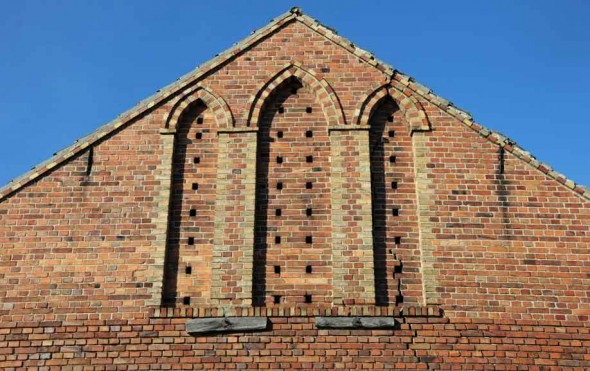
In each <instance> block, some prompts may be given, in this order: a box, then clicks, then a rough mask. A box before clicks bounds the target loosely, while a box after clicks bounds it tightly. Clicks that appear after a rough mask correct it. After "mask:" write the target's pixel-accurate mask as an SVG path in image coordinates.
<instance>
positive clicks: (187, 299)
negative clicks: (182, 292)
mask: <svg viewBox="0 0 590 371" xmlns="http://www.w3.org/2000/svg"><path fill="white" fill-rule="evenodd" d="M190 303H191V297H190V296H185V297H184V298H182V304H184V305H190Z"/></svg>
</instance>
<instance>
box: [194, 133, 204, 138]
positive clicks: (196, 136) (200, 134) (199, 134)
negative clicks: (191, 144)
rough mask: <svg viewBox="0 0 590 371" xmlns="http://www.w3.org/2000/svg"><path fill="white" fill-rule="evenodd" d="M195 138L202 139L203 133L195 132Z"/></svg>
mask: <svg viewBox="0 0 590 371" xmlns="http://www.w3.org/2000/svg"><path fill="white" fill-rule="evenodd" d="M195 138H197V139H202V138H203V133H197V135H195Z"/></svg>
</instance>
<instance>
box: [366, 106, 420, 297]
mask: <svg viewBox="0 0 590 371" xmlns="http://www.w3.org/2000/svg"><path fill="white" fill-rule="evenodd" d="M367 120H368V121H367V122H368V125H369V152H370V156H369V157H370V168H371V204H372V218H373V220H372V229H373V249H374V265H375V268H374V269H375V301H376V304H377V305H399V304H402V303H404V301H406V302H410V303H416V302H417V301H419V299H420V298H421V276H420V274H419V272H420V259H419V258H420V251H419V238H418V225H417V222H416V202H415V184H414V163H413V156H412V138H411V132H410V130H409V126H408V125H407V122H406V117H405V115H404V113H403V112H402V111H401V110H400V109H399V106H398V105H397V103H396V102H395V100H394V99H393V98H392V97H391V96H390V95H388V94H386V95H383V96H381V98H380V99H379V100H377V101H376V102H375V104H374V105H373V106H372V108H371V115H370V116H369V117H368V118H367Z"/></svg>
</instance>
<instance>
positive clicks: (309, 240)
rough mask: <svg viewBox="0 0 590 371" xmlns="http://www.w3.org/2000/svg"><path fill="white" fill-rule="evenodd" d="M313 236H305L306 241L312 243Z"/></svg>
mask: <svg viewBox="0 0 590 371" xmlns="http://www.w3.org/2000/svg"><path fill="white" fill-rule="evenodd" d="M312 242H313V238H312V237H311V236H305V243H312Z"/></svg>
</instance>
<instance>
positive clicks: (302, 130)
mask: <svg viewBox="0 0 590 371" xmlns="http://www.w3.org/2000/svg"><path fill="white" fill-rule="evenodd" d="M293 71H295V73H285V74H282V75H280V76H281V77H279V78H278V80H275V81H273V82H272V83H271V84H270V85H269V86H271V87H273V88H272V90H269V91H268V93H266V92H265V93H263V94H262V95H261V97H264V102H260V103H257V106H258V107H260V113H255V114H254V116H253V121H252V122H253V123H254V122H255V123H256V125H257V126H258V136H257V155H256V192H255V194H256V207H255V210H256V211H255V222H254V262H253V266H254V269H253V272H254V273H253V291H252V293H253V304H254V305H256V306H277V305H284V304H285V305H290V304H312V303H313V304H314V305H320V306H321V305H324V304H325V305H330V303H331V302H332V265H331V221H330V213H331V203H330V188H331V187H330V184H329V178H330V140H329V136H328V122H327V120H329V119H330V118H333V117H332V116H333V112H334V109H333V107H331V108H328V107H327V106H326V102H323V101H322V99H327V98H326V96H325V95H324V94H323V93H322V92H321V91H319V90H318V86H317V84H316V82H315V81H311V80H310V78H309V77H305V76H307V75H305V74H302V73H299V72H298V70H297V69H294V70H293ZM277 81H280V82H278V83H277ZM327 109H328V110H330V109H331V111H329V112H328V113H327V112H326V110H327ZM254 112H258V108H255V110H254Z"/></svg>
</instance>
